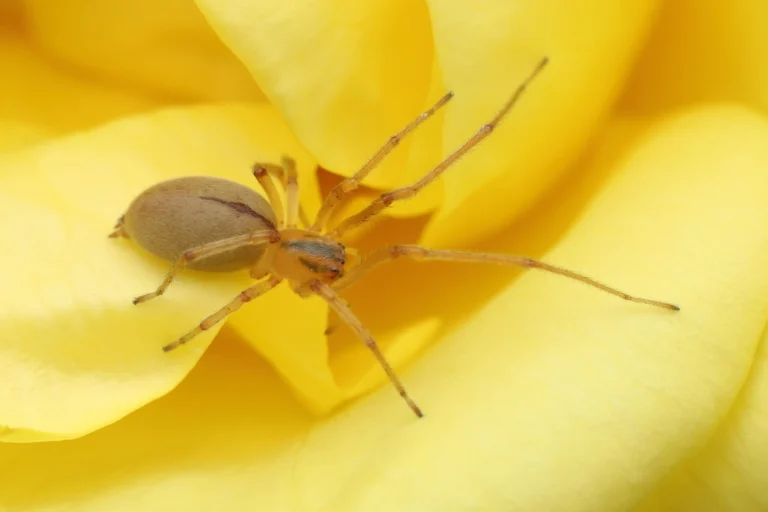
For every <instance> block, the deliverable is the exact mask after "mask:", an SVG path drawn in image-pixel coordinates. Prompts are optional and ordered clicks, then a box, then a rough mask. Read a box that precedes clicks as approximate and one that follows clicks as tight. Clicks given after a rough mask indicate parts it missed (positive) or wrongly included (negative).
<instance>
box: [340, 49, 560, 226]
mask: <svg viewBox="0 0 768 512" xmlns="http://www.w3.org/2000/svg"><path fill="white" fill-rule="evenodd" d="M547 62H548V59H547V58H544V59H542V60H541V61H540V62H539V64H538V65H537V66H536V68H535V69H534V70H533V71H532V72H531V74H530V75H528V78H526V79H525V80H524V81H523V82H522V83H521V84H520V85H519V86H518V87H517V90H516V91H515V93H514V94H513V95H512V97H510V98H509V100H507V102H506V103H505V104H504V106H503V107H502V108H501V110H499V112H498V113H497V114H496V116H494V118H493V119H491V120H490V121H489V122H488V123H487V124H485V125H483V126H482V127H481V128H480V129H479V130H478V131H477V132H476V133H475V134H474V135H473V136H472V137H470V138H469V139H468V140H467V141H466V142H465V143H464V144H462V145H461V146H460V147H459V148H458V149H457V150H455V151H454V152H453V153H451V154H450V155H448V156H447V157H446V158H445V159H444V160H443V161H442V162H440V163H439V164H437V166H436V167H435V168H434V169H432V170H431V171H429V172H428V173H427V174H426V175H424V176H423V177H422V178H421V179H420V180H419V181H417V182H416V183H414V184H413V185H409V186H407V187H402V188H398V189H395V190H392V191H390V192H385V193H384V194H382V195H381V196H379V197H378V198H377V199H375V200H374V201H373V202H372V203H371V204H370V205H368V206H367V207H366V208H363V209H362V210H361V211H360V212H358V213H356V214H354V215H352V216H351V217H348V218H347V219H345V220H343V221H342V222H341V223H339V225H338V226H336V228H335V229H334V230H333V231H331V232H330V234H329V235H330V236H332V237H339V236H342V235H343V234H344V233H345V232H347V231H349V230H350V229H352V228H355V227H357V226H359V225H360V224H362V223H363V222H365V221H367V220H368V219H370V218H371V217H373V216H374V215H377V214H378V213H380V212H381V211H382V210H384V209H385V208H387V207H388V206H390V205H391V204H392V203H394V202H396V201H402V200H404V199H409V198H411V197H413V196H415V195H416V194H418V193H419V192H420V191H421V189H423V188H424V187H426V186H427V185H429V184H430V183H432V182H433V181H434V180H436V179H437V178H438V177H439V176H440V175H441V174H443V172H445V170H446V169H448V168H449V167H451V166H452V165H453V164H455V163H456V162H457V161H458V160H459V159H460V158H461V157H462V156H464V155H465V154H466V153H467V152H468V151H469V150H470V149H472V148H473V147H475V146H476V145H477V144H479V143H480V142H482V140H483V139H485V138H486V137H488V135H490V134H491V132H493V130H494V129H496V126H497V125H498V124H499V123H500V122H501V121H502V119H504V117H505V116H506V115H507V114H508V113H509V111H510V110H512V107H514V106H515V104H516V103H517V101H518V99H519V98H520V96H522V94H523V92H524V91H525V89H526V88H527V87H528V85H529V84H530V83H531V81H533V79H534V78H536V75H538V74H539V72H540V71H541V70H542V69H543V68H544V66H545V65H546V64H547Z"/></svg>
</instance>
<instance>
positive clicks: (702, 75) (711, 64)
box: [621, 0, 768, 113]
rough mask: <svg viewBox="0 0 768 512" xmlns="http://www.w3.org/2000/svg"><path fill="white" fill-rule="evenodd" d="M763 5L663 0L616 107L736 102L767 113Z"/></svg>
mask: <svg viewBox="0 0 768 512" xmlns="http://www.w3.org/2000/svg"><path fill="white" fill-rule="evenodd" d="M767 22H768V3H766V2H765V1H763V0H733V1H731V2H727V3H720V2H698V1H696V0H683V1H676V2H665V3H664V8H663V9H662V11H661V15H660V17H659V20H658V22H657V24H656V27H655V28H654V30H653V33H652V35H651V38H650V40H649V44H648V46H647V48H646V49H645V50H644V51H643V55H642V58H641V59H640V61H639V63H638V66H637V69H636V70H635V71H634V73H633V76H632V79H631V80H630V82H629V88H628V90H627V91H626V93H625V96H624V98H623V99H622V102H621V107H622V108H623V109H625V110H628V111H635V112H660V111H663V110H665V109H669V108H673V107H679V106H681V105H690V104H692V103H696V102H705V101H718V100H731V101H740V102H744V103H747V104H749V105H752V106H753V107H755V108H759V109H761V110H762V111H763V112H764V113H765V112H768V67H767V66H765V62H767V61H768V38H766V36H765V27H766V23H767Z"/></svg>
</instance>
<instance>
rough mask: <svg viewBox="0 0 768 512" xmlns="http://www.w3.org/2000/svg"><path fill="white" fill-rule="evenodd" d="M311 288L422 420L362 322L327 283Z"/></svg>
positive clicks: (311, 286)
mask: <svg viewBox="0 0 768 512" xmlns="http://www.w3.org/2000/svg"><path fill="white" fill-rule="evenodd" d="M309 288H310V289H311V290H312V291H313V292H315V293H316V294H317V295H319V296H320V297H321V298H323V300H325V301H326V302H327V303H328V305H329V306H330V307H331V309H333V310H334V311H335V312H336V314H337V315H339V318H340V319H341V320H342V321H344V323H346V324H347V325H348V326H349V327H350V328H351V329H352V331H354V333H355V334H356V335H357V337H358V338H360V340H362V341H363V343H365V346H366V347H368V348H369V349H370V350H371V352H372V353H373V356H374V357H375V358H376V360H377V361H378V362H379V364H380V365H381V367H382V369H383V370H384V372H385V373H386V374H387V377H389V380H390V382H392V384H393V385H394V386H395V389H397V392H398V393H399V394H400V396H401V397H402V398H403V400H405V402H406V403H407V404H408V407H410V408H411V410H412V411H413V412H414V414H416V416H418V417H419V418H421V417H422V416H423V414H422V412H421V409H419V406H418V405H416V403H415V402H414V401H413V400H412V399H411V397H410V396H408V393H407V392H406V391H405V388H404V387H403V384H402V383H401V382H400V379H399V378H398V377H397V374H396V373H395V371H394V370H393V369H392V367H391V366H390V365H389V362H387V359H386V358H385V357H384V354H382V353H381V351H380V350H379V346H378V345H377V344H376V340H374V339H373V336H371V333H369V332H368V329H366V328H365V326H364V325H363V324H362V322H360V320H359V319H358V318H357V316H356V315H355V314H354V313H353V312H352V310H351V309H350V308H349V306H348V305H347V304H346V303H345V302H344V301H343V300H342V299H341V297H339V295H338V294H337V293H336V292H335V291H334V290H333V289H332V288H331V287H330V286H328V285H327V284H325V283H322V282H320V281H312V282H311V283H310V284H309Z"/></svg>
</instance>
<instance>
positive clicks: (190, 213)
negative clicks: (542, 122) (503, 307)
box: [110, 58, 679, 417]
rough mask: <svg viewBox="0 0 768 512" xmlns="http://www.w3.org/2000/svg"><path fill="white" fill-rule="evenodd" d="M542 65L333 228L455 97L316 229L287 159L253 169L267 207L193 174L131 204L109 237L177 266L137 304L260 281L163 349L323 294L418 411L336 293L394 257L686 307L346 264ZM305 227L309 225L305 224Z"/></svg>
mask: <svg viewBox="0 0 768 512" xmlns="http://www.w3.org/2000/svg"><path fill="white" fill-rule="evenodd" d="M547 62H548V59H547V58H544V59H542V60H541V61H540V62H539V64H538V65H537V66H536V67H535V68H534V70H533V71H532V72H531V73H530V74H529V75H528V77H527V78H526V79H525V80H524V81H523V82H521V83H520V85H519V86H518V87H517V89H516V90H515V92H514V94H513V95H512V96H511V97H510V98H509V99H508V100H507V101H506V103H505V104H504V105H503V106H502V108H501V109H500V110H499V111H498V113H497V114H496V115H495V116H494V117H493V118H492V119H491V120H490V121H489V122H488V123H487V124H485V125H483V126H482V127H481V128H480V129H479V130H478V131H477V132H476V133H475V134H474V135H473V136H472V137H470V138H469V139H468V140H467V141H466V142H464V144H462V145H461V146H460V147H459V148H458V149H456V150H455V151H454V152H453V153H451V154H450V155H448V156H447V157H445V159H444V160H442V161H441V162H440V163H439V164H438V165H437V166H436V167H434V168H433V169H432V170H430V171H429V172H428V173H427V174H425V175H424V176H423V177H422V178H421V179H419V180H418V181H417V182H415V183H413V184H412V185H409V186H405V187H402V188H398V189H395V190H392V191H389V192H385V193H383V194H381V196H379V197H378V198H377V199H375V200H374V201H373V202H371V203H370V204H369V205H368V206H367V207H366V208H364V209H362V210H361V211H359V212H358V213H356V214H354V215H352V216H350V217H348V218H346V219H344V220H342V221H341V222H340V223H339V224H338V225H336V226H335V227H333V228H332V229H328V228H327V224H328V222H329V219H330V218H331V214H332V213H333V211H334V209H335V208H336V207H337V206H338V205H339V204H340V203H341V202H342V200H343V199H344V198H345V196H347V195H348V194H350V193H351V192H353V191H354V190H356V189H357V188H358V187H359V186H360V184H361V182H362V181H363V179H364V178H365V177H366V176H367V175H368V174H369V173H370V172H371V171H372V170H373V169H374V168H375V167H376V166H377V165H378V164H379V162H381V161H382V160H383V159H384V157H385V156H387V154H389V153H390V152H391V151H392V150H393V149H394V148H395V147H396V146H397V145H398V144H399V143H400V141H401V140H402V138H403V137H405V136H406V135H407V134H409V133H410V132H412V131H413V130H414V129H416V128H417V127H418V126H419V125H420V124H421V123H423V122H424V121H426V120H427V119H428V118H429V117H431V116H432V115H433V114H434V113H435V112H436V111H437V110H438V109H440V108H441V107H443V106H444V105H445V104H446V103H448V101H449V100H450V99H451V98H452V97H453V93H451V92H449V93H447V94H446V95H445V96H443V97H442V98H440V100H438V101H437V103H435V104H434V105H433V106H432V107H431V108H429V109H428V110H426V111H424V112H423V113H421V114H420V115H419V116H418V117H416V119H414V120H413V121H412V122H411V123H410V124H408V125H407V126H405V128H403V129H402V130H401V131H400V132H398V133H397V134H395V135H394V136H392V137H391V138H390V139H389V141H388V142H387V143H386V144H384V145H383V146H382V147H381V148H380V149H379V150H378V152H377V153H376V154H375V155H374V156H373V157H371V159H370V160H368V162H367V163H365V165H363V166H362V167H361V168H360V169H359V170H358V171H357V172H356V173H355V174H354V175H352V176H351V177H349V178H346V179H344V180H343V181H341V182H340V183H339V184H338V185H336V186H335V187H334V188H333V189H332V190H331V192H330V193H329V194H328V196H327V197H326V198H325V200H324V202H323V203H322V205H321V207H320V210H319V211H318V213H317V216H316V218H315V220H314V222H313V223H311V224H310V223H309V222H308V220H307V217H306V215H305V213H304V212H303V210H302V208H301V205H300V202H299V184H298V180H297V173H296V166H295V163H294V162H293V160H291V159H290V158H288V157H284V158H283V162H282V165H281V166H278V165H275V164H256V165H255V166H254V167H253V175H254V176H255V178H256V180H258V182H259V183H260V184H261V186H262V188H263V189H264V191H265V193H266V196H267V200H268V202H267V200H265V199H264V198H263V197H262V196H260V195H258V194H257V193H256V192H255V191H253V190H251V189H250V188H248V187H245V186H243V185H240V184H237V183H234V182H231V181H227V180H223V179H219V178H210V177H186V178H179V179H175V180H169V181H166V182H163V183H160V184H157V185H155V186H153V187H151V188H149V189H148V190H146V191H145V192H144V193H142V194H141V195H140V196H139V197H137V198H136V199H135V200H134V201H133V203H131V205H130V206H129V208H128V210H127V212H126V213H125V214H124V215H123V216H121V217H120V219H119V220H118V222H117V224H116V225H115V229H114V231H113V232H112V233H111V234H110V237H118V236H121V237H126V238H133V239H134V240H135V241H136V242H137V243H138V244H139V245H140V246H142V247H143V248H144V249H146V250H148V251H149V252H151V253H153V254H155V255H157V256H160V257H162V258H164V259H166V260H168V261H174V262H175V263H174V264H173V266H172V267H171V269H170V271H169V272H168V274H167V275H166V277H165V279H164V280H163V282H162V283H161V284H160V286H159V287H158V288H157V289H156V290H155V291H153V292H151V293H147V294H144V295H141V296H139V297H136V298H135V299H134V301H133V303H134V304H139V303H142V302H146V301H148V300H150V299H153V298H156V297H159V296H160V295H162V294H163V293H164V292H165V291H166V289H167V288H168V286H169V285H170V284H171V282H172V281H173V279H174V277H175V276H176V275H177V274H178V273H179V272H180V271H181V270H182V269H183V268H185V267H189V268H197V269H199V270H207V271H233V270H237V269H242V268H250V275H251V277H253V278H254V279H260V281H258V282H257V283H256V284H254V285H253V286H251V287H249V288H247V289H246V290H244V291H242V292H241V293H240V294H239V295H238V296H237V297H235V298H234V299H233V300H232V301H231V302H229V303H228V304H227V305H225V306H224V307H222V308H221V309H220V310H218V311H216V312H215V313H213V314H212V315H210V316H209V317H207V318H205V319H204V320H203V321H202V322H201V323H200V324H199V325H198V326H197V327H195V328H194V329H192V330H191V331H189V332H188V333H186V334H184V335H183V336H181V337H180V338H178V339H177V340H176V341H173V342H172V343H169V344H167V345H165V346H164V347H163V350H164V351H166V352H168V351H171V350H174V349H176V348H178V347H180V346H182V345H183V344H185V343H187V342H189V341H190V340H192V339H193V338H194V337H195V336H197V335H198V334H200V333H201V332H203V331H205V330H207V329H210V328H211V327H212V326H213V325H215V324H217V323H218V322H220V321H221V320H223V319H224V318H225V317H227V315H229V314H231V313H233V312H235V311H237V310H238V309H240V308H241V307H242V306H243V305H244V304H245V303H247V302H250V301H252V300H254V299H256V298H257V297H260V296H262V295H264V294H265V293H267V292H269V291H270V290H272V289H274V288H275V287H276V286H277V285H279V284H280V283H281V282H282V281H284V280H285V281H288V283H290V285H291V287H292V289H293V291H295V292H296V293H297V294H299V295H300V296H302V297H305V298H306V297H309V296H311V295H316V296H319V297H320V298H322V299H323V300H324V301H325V302H327V303H328V306H329V307H330V308H331V309H332V310H333V311H335V312H336V314H337V315H338V317H339V318H340V319H341V320H342V321H343V322H345V323H346V324H347V325H348V326H349V327H350V328H351V329H352V331H353V332H354V333H355V334H356V335H357V336H358V337H359V338H360V339H361V340H362V341H363V342H364V343H365V345H366V346H367V347H368V348H369V349H370V351H371V352H372V354H373V356H374V357H375V358H376V360H377V361H378V363H379V364H380V365H381V367H382V369H383V370H384V372H385V373H386V374H387V376H388V377H389V380H390V381H391V383H392V384H393V385H394V387H395V389H396V390H397V392H398V393H399V394H400V396H401V397H402V398H403V399H404V400H405V402H406V403H407V404H408V406H409V407H410V408H411V410H412V411H413V412H414V413H415V414H416V415H417V416H418V417H422V416H423V414H422V411H421V409H420V408H419V406H418V405H416V403H415V402H414V401H413V400H412V399H411V397H410V396H409V395H408V393H407V392H406V390H405V387H404V386H403V384H402V383H401V381H400V379H399V378H398V376H397V374H396V373H395V371H394V370H393V369H392V367H391V366H390V364H389V363H388V362H387V359H386V358H385V357H384V355H383V354H382V352H381V351H380V350H379V348H378V346H377V344H376V341H375V340H374V338H373V336H371V334H370V332H368V330H367V329H366V327H365V326H364V325H363V324H362V322H361V321H360V320H359V319H358V318H357V316H356V315H355V314H354V313H353V311H352V310H351V309H350V307H349V305H348V304H347V303H346V302H345V301H344V300H343V299H342V298H341V297H340V295H339V293H340V292H341V291H342V290H344V289H345V288H347V287H348V286H349V285H350V284H352V283H353V282H355V281H356V280H358V279H360V278H361V277H362V276H364V275H365V274H367V273H368V272H370V271H371V270H373V269H374V268H375V267H377V266H379V265H381V264H384V263H386V262H390V261H393V260H395V259H397V258H411V259H414V260H441V261H456V262H466V263H493V264H499V265H510V266H518V267H526V268H536V269H540V270H544V271H547V272H551V273H554V274H559V275H561V276H565V277H568V278H570V279H575V280H578V281H581V282H583V283H586V284H588V285H591V286H593V287H596V288H599V289H600V290H603V291H605V292H608V293H611V294H613V295H616V296H618V297H620V298H622V299H625V300H628V301H632V302H638V303H643V304H649V305H652V306H657V307H661V308H666V309H670V310H675V311H676V310H679V308H678V307H677V306H675V305H674V304H669V303H666V302H660V301H655V300H650V299H643V298H640V297H634V296H631V295H628V294H626V293H624V292H621V291H619V290H617V289H615V288H611V287H609V286H606V285H604V284H602V283H599V282H597V281H595V280H593V279H591V278H589V277H586V276H584V275H581V274H578V273H576V272H573V271H571V270H567V269H564V268H561V267H557V266H554V265H550V264H548V263H544V262H542V261H537V260H533V259H530V258H525V257H520V256H511V255H503V254H490V253H480V252H470V251H456V250H446V249H428V248H425V247H422V246H418V245H392V246H387V247H383V248H381V249H378V250H376V251H374V252H372V253H371V254H369V255H366V256H364V257H358V258H354V259H355V260H356V261H354V262H352V261H348V260H351V259H352V258H348V256H354V255H357V254H358V253H357V251H355V250H354V249H351V248H347V247H345V246H344V245H343V244H342V243H341V242H340V241H339V240H340V238H341V237H342V236H343V235H344V234H346V233H347V232H348V231H350V230H352V229H354V228H356V227H358V226H360V225H361V224H362V223H364V222H366V221H367V220H368V219H370V218H371V217H373V216H374V215H377V214H378V213H380V212H381V211H382V210H384V209H386V208H388V207H389V206H391V205H392V204H394V203H396V202H398V201H402V200H405V199H408V198H411V197H413V196H415V195H416V194H418V193H419V191H421V190H422V189H423V188H424V187H426V186H427V185H429V184H430V183H432V182H433V181H434V180H436V179H437V178H438V177H439V176H440V175H441V174H442V173H443V172H445V170H446V169H448V168H449V167H450V166H451V165H453V164H454V163H455V162H456V161H457V160H458V159H459V158H461V157H462V156H463V155H464V154H466V153H467V152H468V151H469V150H470V149H472V148H473V147H474V146H476V145H477V144H478V143H480V142H481V141H482V140H483V139H485V138H486V137H487V136H488V135H490V134H491V133H492V132H493V130H494V129H495V128H496V126H497V125H498V124H499V123H500V122H501V121H502V119H503V118H504V117H505V116H506V115H507V114H508V113H509V111H510V110H511V109H512V107H513V106H514V105H515V104H516V103H517V101H518V99H519V98H520V96H521V95H522V94H523V91H524V90H525V89H526V87H528V85H529V84H530V83H531V81H533V79H534V78H535V77H536V76H537V75H538V74H539V72H540V71H541V70H542V69H544V67H545V66H546V64H547ZM273 175H274V176H275V177H277V178H278V180H279V182H280V183H281V184H282V186H283V188H284V190H285V197H286V203H287V204H286V207H285V208H283V204H282V200H281V198H280V195H279V194H278V191H277V189H276V186H275V183H274V182H273V179H272V176H273ZM299 220H301V221H302V223H303V224H304V226H305V228H300V227H298V223H299Z"/></svg>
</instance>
